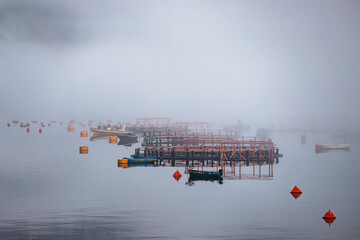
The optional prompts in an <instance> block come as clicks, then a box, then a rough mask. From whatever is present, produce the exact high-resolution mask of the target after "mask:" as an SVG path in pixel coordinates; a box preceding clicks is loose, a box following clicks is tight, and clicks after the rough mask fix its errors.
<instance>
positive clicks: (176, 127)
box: [128, 118, 282, 177]
mask: <svg viewBox="0 0 360 240" xmlns="http://www.w3.org/2000/svg"><path fill="white" fill-rule="evenodd" d="M128 129H129V130H131V131H133V132H134V133H136V134H138V135H140V136H141V137H142V138H143V141H142V147H140V148H136V149H135V153H134V154H133V155H132V157H133V158H156V162H155V164H156V165H158V166H162V165H165V164H166V165H168V164H169V165H171V166H186V167H196V166H197V167H216V168H221V169H224V171H225V168H226V167H230V168H231V169H232V171H233V172H235V168H239V173H240V176H241V167H243V166H253V171H254V174H255V166H258V168H259V175H261V166H263V165H268V167H269V176H270V177H271V176H273V165H274V164H276V163H279V157H282V155H281V154H279V149H278V148H277V147H276V146H274V143H273V142H272V140H271V139H267V138H257V137H244V136H240V134H239V132H237V131H226V132H225V131H221V130H212V129H211V124H210V123H208V122H177V123H172V122H171V119H169V118H140V119H137V120H136V124H129V127H128Z"/></svg>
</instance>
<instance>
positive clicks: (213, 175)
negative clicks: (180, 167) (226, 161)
mask: <svg viewBox="0 0 360 240" xmlns="http://www.w3.org/2000/svg"><path fill="white" fill-rule="evenodd" d="M189 174H190V180H192V181H194V180H205V181H207V180H223V178H222V172H208V171H196V170H189Z"/></svg>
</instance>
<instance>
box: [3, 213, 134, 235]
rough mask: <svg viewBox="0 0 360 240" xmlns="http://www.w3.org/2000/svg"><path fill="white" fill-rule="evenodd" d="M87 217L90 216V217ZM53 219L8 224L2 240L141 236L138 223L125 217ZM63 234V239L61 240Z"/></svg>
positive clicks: (94, 216) (76, 216) (5, 225)
mask: <svg viewBox="0 0 360 240" xmlns="http://www.w3.org/2000/svg"><path fill="white" fill-rule="evenodd" d="M87 214H88V215H87ZM87 214H86V213H85V215H70V216H50V217H46V218H43V219H35V220H34V219H32V220H16V221H6V222H3V223H2V225H1V226H0V239H8V240H17V239H70V240H72V239H90V240H91V239H118V238H119V236H121V237H133V236H136V235H138V234H139V233H138V232H137V231H138V230H137V227H135V226H138V225H139V219H137V220H136V222H135V221H134V220H132V219H130V218H129V217H126V215H127V214H126V213H125V214H123V216H121V215H120V216H116V214H114V213H113V214H111V215H91V214H90V213H87ZM59 233H61V237H59Z"/></svg>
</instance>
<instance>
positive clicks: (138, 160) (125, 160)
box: [118, 157, 156, 164]
mask: <svg viewBox="0 0 360 240" xmlns="http://www.w3.org/2000/svg"><path fill="white" fill-rule="evenodd" d="M155 161H156V158H127V157H124V158H121V159H118V163H127V164H131V163H154V162H155Z"/></svg>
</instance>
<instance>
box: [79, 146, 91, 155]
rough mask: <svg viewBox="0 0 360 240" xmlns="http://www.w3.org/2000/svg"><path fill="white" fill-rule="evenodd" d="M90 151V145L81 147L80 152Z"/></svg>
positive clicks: (86, 152)
mask: <svg viewBox="0 0 360 240" xmlns="http://www.w3.org/2000/svg"><path fill="white" fill-rule="evenodd" d="M88 153H89V147H88V146H81V147H80V154H88Z"/></svg>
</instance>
